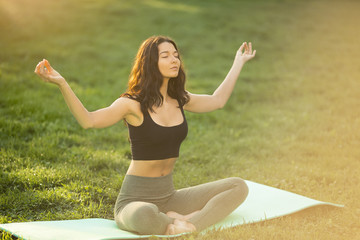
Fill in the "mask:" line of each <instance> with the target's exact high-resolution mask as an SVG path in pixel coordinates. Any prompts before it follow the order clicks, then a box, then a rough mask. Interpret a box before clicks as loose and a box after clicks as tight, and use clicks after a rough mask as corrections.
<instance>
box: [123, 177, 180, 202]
mask: <svg viewBox="0 0 360 240" xmlns="http://www.w3.org/2000/svg"><path fill="white" fill-rule="evenodd" d="M174 190H175V189H174V185H173V179H172V173H170V174H168V175H165V176H161V177H143V176H136V175H126V176H125V178H124V181H123V183H122V186H121V190H120V194H121V195H127V196H154V197H159V196H164V195H168V194H171V193H173V192H174Z"/></svg>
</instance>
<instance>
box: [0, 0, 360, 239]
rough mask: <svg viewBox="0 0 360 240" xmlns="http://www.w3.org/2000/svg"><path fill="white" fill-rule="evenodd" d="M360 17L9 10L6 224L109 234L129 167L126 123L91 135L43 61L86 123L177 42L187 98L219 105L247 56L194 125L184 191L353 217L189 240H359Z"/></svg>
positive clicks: (137, 7)
mask: <svg viewBox="0 0 360 240" xmlns="http://www.w3.org/2000/svg"><path fill="white" fill-rule="evenodd" d="M359 9H360V2H357V1H350V0H345V1H340V0H339V1H334V0H333V1H331V0H330V1H325V0H324V1H308V0H306V1H291V0H277V1H276V0H273V1H266V0H262V1H260V0H259V1H250V0H247V1H245V0H241V1H236V0H233V1H231V0H225V1H216V0H210V1H195V0H193V1H191V0H184V1H176V0H171V1H165V0H143V1H139V0H135V1H120V0H79V1H71V0H62V1H57V0H48V1H41V0H31V1H30V0H11V1H10V0H0V36H1V37H0V164H1V169H2V170H1V175H0V223H8V222H20V221H35V220H59V219H79V218H90V217H101V218H109V219H111V218H113V206H114V203H115V200H116V197H117V194H118V191H119V189H120V187H121V183H122V179H123V177H124V175H125V173H126V169H127V167H128V165H129V162H130V159H129V158H130V156H131V153H130V147H129V143H128V140H127V137H128V136H127V129H126V127H125V126H124V124H123V123H122V122H120V123H118V124H116V125H114V126H112V127H109V128H105V129H90V130H84V129H82V128H81V127H80V125H78V123H77V122H76V120H75V118H74V117H72V115H71V113H70V111H69V110H68V108H67V106H66V104H65V102H64V100H63V97H62V95H61V93H60V91H59V90H58V89H57V87H55V86H53V85H50V84H46V83H43V82H42V81H41V80H40V79H39V78H38V77H37V76H36V75H35V74H34V73H33V71H34V68H35V66H36V64H37V63H38V62H39V61H40V60H42V59H43V58H46V59H48V60H49V61H50V62H51V63H52V65H53V66H54V67H55V68H56V69H57V70H58V71H59V72H60V73H61V74H62V75H63V76H64V77H65V78H66V79H67V80H68V82H69V83H70V85H71V86H72V88H73V90H74V92H75V93H76V94H77V96H78V97H79V98H80V100H81V101H82V102H83V104H84V105H85V106H86V107H87V109H88V110H89V111H93V110H96V109H98V108H102V107H106V106H108V105H110V104H111V103H112V102H113V101H114V100H115V99H116V98H117V97H118V96H119V95H120V94H121V93H123V92H124V91H125V89H126V84H127V80H128V76H129V73H130V70H131V66H132V62H133V59H134V57H135V54H136V51H137V49H138V47H139V45H140V44H141V42H142V41H143V40H145V39H146V38H147V37H149V36H151V35H160V34H161V35H167V36H170V37H172V38H173V39H174V40H175V41H176V42H177V44H178V47H179V48H180V53H181V54H182V58H183V61H184V64H185V68H186V72H187V77H188V78H187V80H188V82H187V89H188V90H190V91H191V92H194V93H212V92H213V91H214V90H215V89H216V87H217V86H218V85H219V84H220V83H221V81H222V80H223V79H224V77H225V76H226V74H227V72H228V70H229V68H230V67H231V64H232V61H233V58H234V56H235V53H236V50H237V49H238V48H239V46H240V45H241V43H242V42H244V41H251V42H252V43H253V46H254V48H255V49H256V50H257V54H256V58H255V59H253V60H252V61H250V62H248V63H247V65H245V67H244V69H243V71H242V73H241V76H240V78H239V81H238V83H237V85H236V89H235V90H234V92H233V95H232V97H231V98H230V100H229V102H228V104H227V105H226V106H225V108H224V109H222V110H219V111H216V112H212V113H207V114H192V113H186V116H187V119H188V122H189V134H188V138H187V139H186V141H185V142H184V143H183V145H182V147H181V156H180V158H179V160H178V162H177V165H176V168H175V185H176V187H177V188H182V187H186V186H190V185H195V184H200V183H204V182H208V181H212V180H217V179H220V178H225V177H230V176H240V177H242V178H244V179H248V180H251V181H255V182H258V183H262V184H266V185H270V186H274V187H278V188H281V189H284V190H287V191H291V192H295V193H298V194H302V195H305V196H308V197H312V198H315V199H318V200H322V201H328V202H334V203H339V204H344V205H345V208H343V209H336V208H331V207H315V208H311V209H308V210H305V211H302V212H300V213H297V214H294V215H291V216H286V217H282V218H279V219H274V220H270V221H266V222H262V223H257V224H250V225H245V226H240V227H236V228H232V229H228V230H224V231H217V232H212V233H209V234H207V235H204V236H197V235H192V236H189V237H188V238H189V239H324V240H325V239H326V240H327V239H359V238H360V223H359V216H360V203H359V199H360V191H359V186H360V131H359V130H360V110H359V109H360V108H359V105H360V82H359V79H360V46H359V40H360V32H359V31H358V23H359V22H360V15H359V14H358V13H359Z"/></svg>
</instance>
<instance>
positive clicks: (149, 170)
mask: <svg viewBox="0 0 360 240" xmlns="http://www.w3.org/2000/svg"><path fill="white" fill-rule="evenodd" d="M175 162H176V158H168V159H162V160H132V161H131V163H130V166H129V169H128V171H127V173H126V174H129V175H135V176H142V177H161V176H165V175H168V174H170V173H171V172H172V170H173V168H174V166H175Z"/></svg>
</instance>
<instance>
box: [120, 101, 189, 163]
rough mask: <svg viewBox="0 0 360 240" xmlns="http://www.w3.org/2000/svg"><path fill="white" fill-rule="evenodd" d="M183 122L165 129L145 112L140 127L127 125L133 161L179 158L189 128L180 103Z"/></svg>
mask: <svg viewBox="0 0 360 240" xmlns="http://www.w3.org/2000/svg"><path fill="white" fill-rule="evenodd" d="M179 106H180V110H181V113H182V116H183V119H184V120H183V122H182V123H181V124H179V125H176V126H170V127H165V126H161V125H159V124H157V123H155V122H154V121H153V120H152V118H151V116H150V114H149V112H148V111H146V112H143V115H144V120H143V122H142V124H141V125H140V126H133V125H131V124H129V123H127V125H128V128H129V136H130V142H131V151H132V157H133V160H160V159H167V158H174V157H179V150H180V145H181V143H182V141H183V140H184V139H185V138H186V136H187V132H188V126H187V122H186V118H185V114H184V110H183V108H182V106H181V104H180V103H179Z"/></svg>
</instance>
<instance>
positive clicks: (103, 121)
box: [35, 59, 131, 129]
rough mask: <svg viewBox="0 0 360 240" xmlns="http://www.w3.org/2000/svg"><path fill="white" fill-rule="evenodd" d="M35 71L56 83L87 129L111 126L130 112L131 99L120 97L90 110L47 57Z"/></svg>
mask: <svg viewBox="0 0 360 240" xmlns="http://www.w3.org/2000/svg"><path fill="white" fill-rule="evenodd" d="M35 73H36V74H37V75H38V76H39V77H41V79H42V80H44V81H45V82H50V83H53V84H56V85H57V86H58V87H59V88H60V91H61V93H62V95H63V96H64V99H65V102H66V104H67V105H68V107H69V109H70V111H71V113H72V114H73V115H74V117H75V118H76V120H77V121H78V122H79V124H80V125H81V127H83V128H85V129H87V128H104V127H108V126H111V125H113V124H115V123H117V122H118V121H120V120H121V119H123V118H125V117H126V116H127V114H129V101H131V100H130V99H126V98H118V99H117V100H115V101H114V102H113V104H111V105H110V106H109V107H106V108H102V109H99V110H96V111H94V112H89V111H88V110H87V109H86V108H85V107H84V106H83V104H82V103H81V101H80V100H79V99H78V98H77V97H76V95H75V93H74V92H73V90H72V89H71V88H70V86H69V84H68V83H67V82H66V80H65V79H64V78H63V77H62V76H61V75H60V74H59V73H58V72H57V71H56V70H55V69H53V68H52V67H51V66H50V63H49V62H48V61H47V60H45V59H44V60H43V61H41V62H39V64H38V65H37V66H36V68H35Z"/></svg>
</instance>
